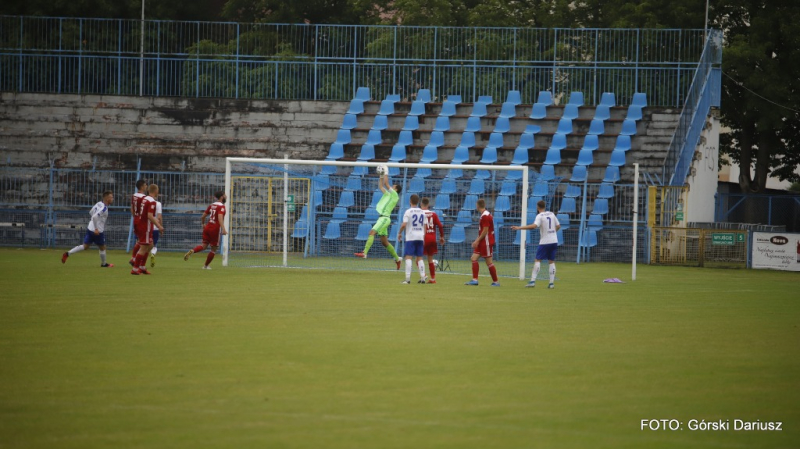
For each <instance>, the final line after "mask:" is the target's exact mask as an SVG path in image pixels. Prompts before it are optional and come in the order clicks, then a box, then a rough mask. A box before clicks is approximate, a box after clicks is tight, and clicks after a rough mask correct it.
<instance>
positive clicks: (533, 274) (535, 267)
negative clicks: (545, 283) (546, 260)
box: [531, 262, 542, 281]
mask: <svg viewBox="0 0 800 449" xmlns="http://www.w3.org/2000/svg"><path fill="white" fill-rule="evenodd" d="M539 268H542V264H541V263H540V262H536V263H534V264H533V271H531V280H532V281H535V280H536V277H537V276H539Z"/></svg>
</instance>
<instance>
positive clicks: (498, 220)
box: [492, 197, 506, 240]
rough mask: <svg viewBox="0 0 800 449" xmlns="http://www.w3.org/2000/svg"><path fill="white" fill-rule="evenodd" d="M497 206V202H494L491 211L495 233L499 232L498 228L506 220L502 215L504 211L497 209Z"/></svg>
mask: <svg viewBox="0 0 800 449" xmlns="http://www.w3.org/2000/svg"><path fill="white" fill-rule="evenodd" d="M497 200H498V201H499V200H500V197H498V198H497ZM497 207H498V206H497V203H495V206H494V212H492V218H493V219H494V232H495V234H499V231H500V228H501V227H503V225H504V224H505V221H506V219H505V217H503V212H505V211H502V210H500V209H498V208H497ZM498 240H499V239H498Z"/></svg>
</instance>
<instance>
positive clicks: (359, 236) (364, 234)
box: [356, 221, 373, 241]
mask: <svg viewBox="0 0 800 449" xmlns="http://www.w3.org/2000/svg"><path fill="white" fill-rule="evenodd" d="M372 226H373V223H372V222H371V221H362V222H361V224H359V225H358V232H357V233H356V240H361V241H364V240H367V239H368V238H369V231H371V230H372Z"/></svg>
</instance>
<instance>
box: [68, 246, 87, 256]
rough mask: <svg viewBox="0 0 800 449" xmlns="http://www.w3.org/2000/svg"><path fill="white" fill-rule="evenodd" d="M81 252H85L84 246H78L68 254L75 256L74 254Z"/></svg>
mask: <svg viewBox="0 0 800 449" xmlns="http://www.w3.org/2000/svg"><path fill="white" fill-rule="evenodd" d="M79 251H83V245H78V246H76V247H75V248H72V249H71V250H69V251H67V252H68V253H69V254H70V255H73V254H75V253H77V252H79Z"/></svg>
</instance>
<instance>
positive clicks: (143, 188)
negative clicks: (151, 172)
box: [128, 179, 147, 267]
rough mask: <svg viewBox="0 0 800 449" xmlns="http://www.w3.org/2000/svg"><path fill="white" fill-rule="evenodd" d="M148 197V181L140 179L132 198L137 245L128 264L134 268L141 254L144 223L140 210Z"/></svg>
mask: <svg viewBox="0 0 800 449" xmlns="http://www.w3.org/2000/svg"><path fill="white" fill-rule="evenodd" d="M146 196H147V181H145V180H144V179H140V180H138V181H136V193H134V194H133V195H132V196H131V216H132V217H133V235H134V237H136V244H134V245H133V251H131V260H130V262H128V263H129V264H131V266H132V267H134V266H135V265H134V263H135V262H136V255H137V254H139V227H140V226H141V223H142V217H141V216H140V215H139V212H140V211H139V208H140V207H141V206H142V200H144V197H146Z"/></svg>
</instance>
